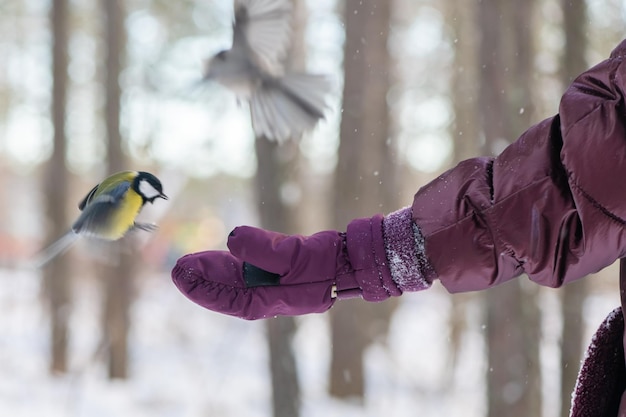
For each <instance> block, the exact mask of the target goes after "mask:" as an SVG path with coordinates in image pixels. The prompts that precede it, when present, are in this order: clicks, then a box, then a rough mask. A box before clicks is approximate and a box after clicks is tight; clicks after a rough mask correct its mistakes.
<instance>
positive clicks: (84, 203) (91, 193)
mask: <svg viewBox="0 0 626 417" xmlns="http://www.w3.org/2000/svg"><path fill="white" fill-rule="evenodd" d="M99 186H100V184H98V185H96V186H95V187H93V188H92V189H91V191H89V192H88V193H87V195H86V196H85V198H83V199H82V200H81V201H80V203H78V208H79V210H80V211H83V210H84V209H85V207H86V206H87V204H89V200H91V199H92V198H93V196H94V194H95V193H96V191H97V190H98V187H99Z"/></svg>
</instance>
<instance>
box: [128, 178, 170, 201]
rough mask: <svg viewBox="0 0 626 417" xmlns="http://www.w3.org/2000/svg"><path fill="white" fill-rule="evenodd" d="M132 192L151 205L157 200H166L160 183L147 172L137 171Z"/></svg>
mask: <svg viewBox="0 0 626 417" xmlns="http://www.w3.org/2000/svg"><path fill="white" fill-rule="evenodd" d="M133 190H135V192H136V193H137V194H139V195H140V196H141V198H142V199H143V202H144V204H145V203H153V202H154V200H156V199H157V198H162V199H163V200H167V196H166V195H165V194H163V185H161V181H159V179H158V178H157V177H155V176H154V175H152V174H150V173H149V172H144V171H139V172H138V173H137V176H136V177H135V179H134V180H133Z"/></svg>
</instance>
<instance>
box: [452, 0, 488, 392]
mask: <svg viewBox="0 0 626 417" xmlns="http://www.w3.org/2000/svg"><path fill="white" fill-rule="evenodd" d="M443 8H444V11H445V15H446V19H445V20H446V22H450V26H449V30H450V31H451V34H450V35H451V38H452V40H453V41H454V42H453V45H454V64H453V65H454V70H453V72H452V80H451V81H452V85H451V96H452V107H453V111H454V121H453V122H452V123H451V125H450V136H451V137H452V138H453V140H454V149H453V156H452V165H456V164H457V163H459V162H460V161H463V160H465V159H468V158H472V157H475V156H476V155H477V154H478V153H479V147H480V144H479V138H480V126H479V123H478V106H477V101H478V88H477V87H478V85H477V84H478V68H479V67H478V56H477V55H478V39H477V35H478V34H477V31H478V28H477V27H476V24H475V16H474V14H475V13H476V10H475V7H474V5H473V4H472V3H470V2H458V1H455V0H448V1H446V2H445V3H444V5H443ZM451 297H453V300H452V303H451V306H452V311H451V313H450V319H449V321H450V322H449V328H450V361H449V365H448V375H447V377H448V379H449V380H451V379H452V378H453V377H454V372H455V369H456V364H457V359H458V357H459V356H460V355H459V353H460V351H461V349H462V348H463V347H462V344H461V338H462V336H463V333H464V332H465V331H466V328H467V322H466V317H467V314H468V311H467V309H468V307H469V305H470V303H471V302H472V301H473V300H476V299H477V297H480V295H478V294H475V293H461V294H454V295H451Z"/></svg>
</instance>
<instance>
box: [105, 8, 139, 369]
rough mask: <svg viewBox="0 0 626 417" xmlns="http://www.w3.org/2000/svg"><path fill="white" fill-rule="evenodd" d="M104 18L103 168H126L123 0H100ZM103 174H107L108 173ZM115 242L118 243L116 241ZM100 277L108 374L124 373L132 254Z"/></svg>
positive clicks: (113, 265) (130, 298) (124, 252)
mask: <svg viewBox="0 0 626 417" xmlns="http://www.w3.org/2000/svg"><path fill="white" fill-rule="evenodd" d="M102 12H103V15H104V18H105V24H104V32H105V48H106V53H105V58H104V59H105V63H106V65H105V71H106V73H105V94H106V102H105V118H106V138H107V152H108V159H107V172H108V174H112V173H114V172H117V171H121V170H123V169H125V168H126V158H125V156H124V152H123V151H122V136H121V133H120V107H121V88H120V81H119V78H120V73H121V70H122V66H123V65H122V62H123V60H124V59H123V57H124V54H125V42H126V38H125V33H126V32H125V27H124V10H123V0H102ZM108 174H107V175H108ZM116 246H118V245H117V244H116ZM102 274H103V277H102V278H103V280H104V287H105V291H104V308H103V310H104V312H103V332H104V341H105V346H106V347H107V348H108V368H109V378H126V377H127V376H128V332H129V328H130V306H131V303H132V299H133V288H134V287H133V282H134V278H135V271H134V267H133V260H132V254H131V253H127V252H126V251H120V254H119V262H116V263H112V264H111V265H105V266H103V267H102Z"/></svg>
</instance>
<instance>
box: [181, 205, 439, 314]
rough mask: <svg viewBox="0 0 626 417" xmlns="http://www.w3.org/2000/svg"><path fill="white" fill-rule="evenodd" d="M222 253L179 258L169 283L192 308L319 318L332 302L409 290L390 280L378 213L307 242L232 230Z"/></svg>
mask: <svg viewBox="0 0 626 417" xmlns="http://www.w3.org/2000/svg"><path fill="white" fill-rule="evenodd" d="M409 229H410V227H409ZM411 241H412V242H413V243H414V239H412V240H411ZM228 248H229V250H230V252H225V251H208V252H199V253H194V254H190V255H186V256H184V257H182V258H181V259H179V260H178V262H177V264H176V266H175V267H174V269H173V270H172V279H173V281H174V283H175V284H176V286H177V287H178V288H179V289H180V291H181V292H182V293H183V294H185V295H186V296H187V297H188V298H189V299H191V300H192V301H194V302H195V303H197V304H199V305H201V306H203V307H205V308H208V309H210V310H214V311H218V312H220V313H224V314H230V315H233V316H237V317H241V318H244V319H251V320H252V319H259V318H264V317H273V316H277V315H300V314H307V313H319V312H323V311H325V310H327V309H329V308H330V307H331V306H332V305H333V303H334V302H335V300H336V299H342V298H351V297H356V296H362V297H363V298H364V299H365V300H367V301H382V300H384V299H386V298H388V297H390V296H397V295H401V294H402V291H403V290H405V289H409V290H410V289H413V288H412V287H411V284H410V282H409V283H408V284H407V285H405V286H404V287H406V288H403V286H402V285H398V284H396V283H395V282H394V280H393V279H392V276H391V271H390V267H389V263H388V261H387V255H386V251H385V244H384V239H383V217H382V216H375V217H373V218H371V219H358V220H355V221H353V222H351V223H350V224H349V225H348V228H347V231H346V233H339V232H336V231H324V232H319V233H316V234H314V235H311V236H306V237H305V236H297V235H294V236H290V235H284V234H281V233H276V232H270V231H266V230H263V229H258V228H254V227H247V226H243V227H238V228H236V229H235V230H233V231H232V232H231V234H230V236H229V238H228ZM413 251H414V248H413ZM392 269H393V268H392ZM407 282H408V281H407ZM420 285H422V284H420ZM423 285H426V286H427V285H428V284H427V283H426V282H425V281H424V283H423Z"/></svg>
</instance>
